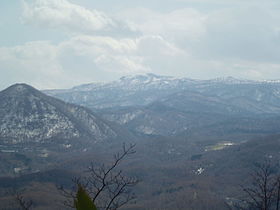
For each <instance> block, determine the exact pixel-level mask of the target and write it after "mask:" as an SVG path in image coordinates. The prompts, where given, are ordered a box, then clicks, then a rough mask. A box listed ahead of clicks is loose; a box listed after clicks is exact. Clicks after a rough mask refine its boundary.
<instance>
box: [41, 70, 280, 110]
mask: <svg viewBox="0 0 280 210" xmlns="http://www.w3.org/2000/svg"><path fill="white" fill-rule="evenodd" d="M44 92H45V93H46V94H48V95H51V96H54V97H57V98H60V99H62V100H64V101H67V102H70V103H75V104H79V105H83V106H86V107H89V108H91V109H102V108H110V107H118V106H119V107H125V106H145V105H148V104H151V103H153V102H156V101H158V100H160V101H162V100H164V98H165V97H170V96H171V95H173V94H183V95H186V94H193V93H195V94H196V95H197V96H198V95H200V97H201V98H209V97H211V98H212V99H213V100H216V101H223V104H225V105H228V106H233V107H236V108H237V109H245V110H246V109H247V110H248V109H251V111H252V112H256V113H262V112H264V113H275V112H279V111H280V106H279V104H280V82H277V80H275V81H252V80H239V79H235V78H233V77H226V78H216V79H213V80H193V79H188V78H181V79H179V78H174V77H169V76H158V75H154V74H146V75H136V76H127V77H122V78H120V79H119V80H116V81H113V82H108V83H92V84H86V85H81V86H76V87H74V88H72V89H68V90H47V91H44Z"/></svg>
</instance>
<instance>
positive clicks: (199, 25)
mask: <svg viewBox="0 0 280 210" xmlns="http://www.w3.org/2000/svg"><path fill="white" fill-rule="evenodd" d="M166 1H168V0H166ZM182 1H185V5H186V8H183V7H180V6H178V5H183V4H178V5H177V6H174V8H175V9H174V8H173V9H168V10H164V9H162V10H160V9H159V10H151V9H147V8H130V9H128V8H125V7H124V6H122V7H120V8H121V9H116V10H114V11H118V12H117V13H116V12H115V13H114V12H113V13H110V15H108V14H106V13H104V12H102V11H99V10H94V9H88V8H85V7H83V6H80V5H78V4H74V3H70V2H69V1H67V0H25V1H23V16H22V20H23V21H24V23H25V26H26V25H30V24H32V25H33V26H34V24H35V25H37V26H39V27H35V29H36V30H40V31H41V32H42V31H44V30H46V28H52V29H53V30H52V32H54V33H55V32H58V31H65V30H66V31H67V32H68V33H67V36H66V37H61V36H60V38H59V39H56V41H55V42H56V44H54V41H52V40H54V39H52V37H50V40H49V41H38V42H35V41H31V42H28V43H25V44H22V45H18V46H14V47H9V48H4V47H1V46H0V66H1V67H0V71H1V73H2V72H4V73H3V75H4V76H3V77H9V78H10V77H11V78H12V79H10V83H11V82H17V81H26V82H30V83H32V84H38V87H44V88H45V87H54V86H56V87H69V86H72V85H77V84H79V83H85V82H91V81H94V80H110V79H115V78H116V77H119V76H122V75H124V74H134V73H144V72H153V73H157V74H166V75H175V76H187V77H193V78H204V79H206V78H209V77H219V76H229V75H231V76H235V77H245V78H250V79H261V78H263V79H265V78H269V79H272V78H273V77H275V78H276V77H280V71H279V70H280V69H279V65H280V48H279V47H278V46H279V44H280V15H279V14H280V13H279V11H278V9H277V8H276V9H272V7H271V5H272V4H271V3H273V4H275V1H273V0H271V1H269V4H268V5H266V6H265V5H264V4H258V3H257V2H259V0H248V1H244V2H243V1H242V2H243V3H242V2H241V1H239V0H238V1H233V0H228V1H221V0H209V1H208V0H199V1H200V3H198V5H201V3H206V2H208V4H207V5H212V7H211V9H208V10H206V9H205V8H203V7H195V6H192V5H195V2H194V1H193V0H182ZM72 2H73V1H72ZM76 2H78V1H76ZM169 2H171V1H169ZM176 2H178V0H177V1H174V2H173V1H172V5H173V4H174V5H175V4H176ZM196 2H197V1H196ZM88 3H89V4H93V3H91V2H90V1H88ZM109 3H110V2H109ZM109 3H108V2H107V3H106V4H109ZM111 3H112V2H111ZM104 4H105V3H104ZM216 4H219V6H217V7H215V6H213V5H216ZM187 6H188V7H187ZM176 8H179V9H176ZM201 8H202V9H201ZM41 26H42V27H41ZM29 28H32V29H34V27H29ZM25 30H28V29H27V28H26V29H25ZM135 31H137V32H138V33H136V34H135V33H133V32H135ZM69 32H70V33H69ZM62 34H64V35H65V33H62ZM58 40H59V41H58ZM7 70H9V72H8V71H7ZM61 78H63V81H61ZM8 80H9V79H8ZM39 85H40V86H39Z"/></svg>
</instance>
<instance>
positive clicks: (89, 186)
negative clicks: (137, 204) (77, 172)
mask: <svg viewBox="0 0 280 210" xmlns="http://www.w3.org/2000/svg"><path fill="white" fill-rule="evenodd" d="M134 148H135V144H131V145H129V146H128V147H127V146H126V145H125V144H123V147H122V151H121V152H120V153H117V154H116V155H114V160H113V162H112V163H111V164H110V165H109V166H106V165H105V164H102V165H101V166H96V165H95V164H94V163H91V165H90V167H89V168H88V169H87V170H86V175H85V176H83V177H82V178H75V179H73V182H74V183H75V187H74V188H73V189H72V190H70V191H68V190H66V189H65V188H63V187H60V188H59V190H60V191H61V192H62V194H63V195H64V196H65V197H66V198H67V201H65V203H64V204H65V205H66V206H68V207H71V208H73V207H74V206H73V200H74V199H75V196H76V187H77V186H78V185H82V186H83V187H84V189H85V190H86V191H87V193H88V194H89V195H90V196H91V198H92V201H93V202H94V203H95V205H96V206H97V208H98V209H105V210H115V209H118V208H120V207H121V206H123V205H125V204H127V203H128V202H130V201H132V200H133V199H135V195H134V194H133V193H132V191H131V188H132V187H133V186H135V185H136V184H137V183H138V179H136V178H134V177H127V176H125V175H123V171H122V170H120V169H118V166H119V164H120V163H121V162H122V161H123V160H124V159H125V158H126V157H127V156H130V155H132V154H134V153H135V150H134Z"/></svg>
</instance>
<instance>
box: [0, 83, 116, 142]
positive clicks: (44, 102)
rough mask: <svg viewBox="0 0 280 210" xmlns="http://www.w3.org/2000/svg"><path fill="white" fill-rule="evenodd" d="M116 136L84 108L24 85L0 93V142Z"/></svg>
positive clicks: (97, 138)
mask: <svg viewBox="0 0 280 210" xmlns="http://www.w3.org/2000/svg"><path fill="white" fill-rule="evenodd" d="M116 135H117V134H116V132H115V131H114V130H113V129H112V128H111V127H110V126H109V125H107V124H106V123H105V122H104V121H103V120H101V119H100V118H98V117H97V116H96V115H95V114H93V113H92V112H91V111H89V110H88V109H86V108H83V107H80V106H75V105H72V104H68V103H65V102H63V101H61V100H58V99H55V98H52V97H50V96H47V95H45V94H43V93H41V92H40V91H38V90H36V89H34V88H33V87H31V86H28V85H26V84H16V85H13V86H11V87H9V88H7V89H6V90H3V91H1V92H0V140H1V142H5V143H10V144H15V143H22V142H29V141H34V142H40V141H45V140H47V139H53V138H62V139H71V138H80V137H88V138H92V139H94V140H95V141H99V140H104V139H108V138H112V137H114V136H116Z"/></svg>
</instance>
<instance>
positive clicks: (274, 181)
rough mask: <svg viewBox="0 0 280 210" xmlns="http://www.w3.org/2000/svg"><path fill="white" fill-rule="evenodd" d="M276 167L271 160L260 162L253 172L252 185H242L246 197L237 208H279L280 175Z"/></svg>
mask: <svg viewBox="0 0 280 210" xmlns="http://www.w3.org/2000/svg"><path fill="white" fill-rule="evenodd" d="M276 168H277V167H276V165H273V164H271V162H270V161H265V162H264V163H262V164H258V165H257V167H256V169H255V170H254V171H253V172H252V173H251V178H252V184H251V186H250V187H242V190H243V191H244V192H245V195H246V198H244V199H242V200H241V202H240V204H238V205H237V206H236V208H235V209H240V210H275V209H276V210H279V199H280V176H279V174H278V173H277V172H276Z"/></svg>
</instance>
